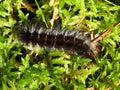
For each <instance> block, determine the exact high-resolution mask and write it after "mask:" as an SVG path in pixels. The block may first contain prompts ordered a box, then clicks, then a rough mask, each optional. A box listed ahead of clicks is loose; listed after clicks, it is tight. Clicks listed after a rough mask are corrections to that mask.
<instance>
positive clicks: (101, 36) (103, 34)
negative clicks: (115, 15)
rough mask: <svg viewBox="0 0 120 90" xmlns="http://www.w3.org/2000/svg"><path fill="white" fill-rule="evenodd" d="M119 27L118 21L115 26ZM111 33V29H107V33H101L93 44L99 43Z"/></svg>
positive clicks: (119, 22)
mask: <svg viewBox="0 0 120 90" xmlns="http://www.w3.org/2000/svg"><path fill="white" fill-rule="evenodd" d="M118 25H120V21H118V22H117V23H115V24H114V25H113V26H114V27H117V26H118ZM110 32H111V29H107V30H106V31H105V32H103V33H101V34H100V35H99V36H98V37H96V38H95V39H93V40H92V41H91V42H92V43H96V42H98V41H99V40H101V39H102V38H103V37H105V36H106V35H107V34H108V33H110Z"/></svg>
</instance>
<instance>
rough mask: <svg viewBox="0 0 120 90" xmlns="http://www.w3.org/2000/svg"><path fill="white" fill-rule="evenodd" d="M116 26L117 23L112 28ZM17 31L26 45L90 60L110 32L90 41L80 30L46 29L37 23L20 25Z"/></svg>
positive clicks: (58, 27)
mask: <svg viewBox="0 0 120 90" xmlns="http://www.w3.org/2000/svg"><path fill="white" fill-rule="evenodd" d="M117 25H118V23H117V24H115V25H114V26H117ZM17 30H18V38H19V40H20V41H22V42H24V43H26V44H29V43H32V44H33V45H36V44H37V45H39V46H41V47H47V48H57V49H61V48H63V49H64V50H65V51H68V52H69V51H74V52H77V53H78V55H79V56H80V57H85V58H90V59H95V57H96V56H97V55H98V53H99V52H100V46H99V45H98V43H97V41H98V40H100V39H101V38H102V37H103V36H104V35H106V34H107V33H108V32H110V30H106V31H105V33H102V34H101V35H100V36H98V37H97V39H93V40H91V39H90V37H88V36H87V35H85V34H84V32H83V31H81V30H72V31H70V30H67V29H66V28H60V26H59V25H58V26H57V27H56V26H54V27H53V28H51V29H47V28H45V27H44V26H42V25H41V24H38V23H35V24H32V23H29V24H27V25H25V24H20V25H19V26H18V27H17Z"/></svg>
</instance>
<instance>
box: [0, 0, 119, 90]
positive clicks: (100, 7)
mask: <svg viewBox="0 0 120 90" xmlns="http://www.w3.org/2000/svg"><path fill="white" fill-rule="evenodd" d="M29 1H30V0H29ZM52 1H53V0H51V1H46V2H45V0H38V1H37V0H36V2H35V1H31V2H28V1H27V0H25V1H24V2H23V1H22V0H3V1H0V89H2V90H9V89H11V90H28V89H29V90H37V89H38V90H39V89H45V90H52V89H60V90H86V88H90V87H92V88H96V89H97V90H105V89H107V88H112V89H113V90H119V88H120V87H119V85H120V83H119V82H120V74H119V73H120V47H119V43H120V27H117V28H114V27H113V24H114V23H115V22H117V21H119V19H120V13H119V12H120V3H119V0H73V1H71V0H55V1H54V2H53V3H52ZM55 4H56V5H55ZM21 5H22V6H21ZM33 6H35V8H33ZM23 9H24V10H26V13H24V10H23ZM55 10H58V12H55ZM30 12H31V13H32V14H33V15H35V16H36V17H37V18H40V19H41V21H43V22H44V23H45V24H46V27H48V26H49V24H50V22H49V21H50V20H51V18H52V20H53V22H54V20H55V19H56V17H53V13H54V14H55V15H56V16H58V17H60V18H61V20H62V26H63V27H65V26H66V27H69V28H71V29H73V28H79V27H81V28H84V29H85V30H86V31H88V32H89V31H92V32H93V33H94V34H100V33H101V32H103V31H105V30H106V29H107V28H110V29H111V30H112V32H111V33H110V34H108V35H107V36H106V37H104V38H103V40H101V41H100V44H101V46H102V51H104V52H102V53H101V55H100V56H99V57H97V58H96V63H95V62H93V61H92V60H90V59H86V58H79V57H78V56H77V55H73V56H70V55H68V54H67V53H65V52H62V51H51V52H50V53H48V54H46V52H45V51H44V50H36V51H35V52H34V53H33V54H32V55H31V56H29V55H30V53H31V52H30V50H29V49H28V47H27V46H25V45H24V46H23V45H22V44H21V43H20V42H19V41H18V40H17V38H15V37H14V33H13V28H14V27H15V25H16V23H18V22H23V21H25V20H28V18H31V17H32V16H31V15H32V14H31V13H30Z"/></svg>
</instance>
